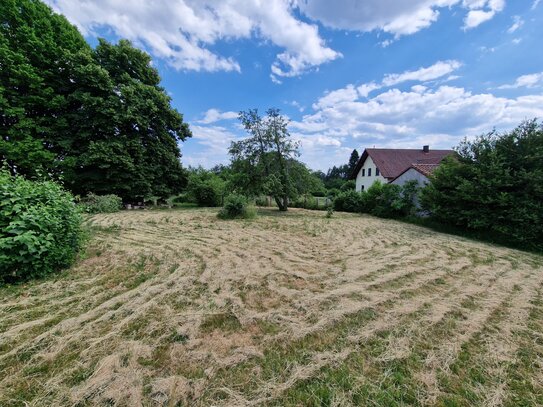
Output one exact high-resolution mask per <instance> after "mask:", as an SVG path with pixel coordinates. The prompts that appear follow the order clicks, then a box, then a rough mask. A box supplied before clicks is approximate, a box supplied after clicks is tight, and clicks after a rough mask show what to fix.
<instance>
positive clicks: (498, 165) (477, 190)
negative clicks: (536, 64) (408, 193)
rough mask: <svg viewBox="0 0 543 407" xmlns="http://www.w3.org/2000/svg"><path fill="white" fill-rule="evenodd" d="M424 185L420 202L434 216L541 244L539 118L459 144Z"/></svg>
mask: <svg viewBox="0 0 543 407" xmlns="http://www.w3.org/2000/svg"><path fill="white" fill-rule="evenodd" d="M457 152H458V157H457V158H456V159H454V158H450V159H447V160H445V161H444V162H443V163H442V164H441V165H440V166H439V167H438V168H437V169H436V171H435V172H434V174H433V175H432V176H431V181H432V183H431V184H430V185H429V186H427V187H426V188H425V189H424V190H423V194H422V196H421V203H422V205H423V207H424V208H425V209H427V210H428V211H429V212H430V213H431V216H432V218H433V219H434V220H436V221H438V222H441V223H444V224H448V225H453V226H456V227H461V228H464V229H469V230H472V231H478V232H485V233H492V234H494V235H501V236H503V237H507V238H508V239H509V241H511V242H517V243H520V244H522V245H524V246H526V247H528V246H532V247H539V248H541V247H542V246H543V243H542V242H543V123H537V122H536V121H535V120H533V121H528V122H525V123H522V124H521V125H520V126H519V127H517V128H516V129H514V130H513V131H511V132H508V133H505V134H498V133H496V132H492V133H489V134H486V135H483V136H480V137H478V138H477V139H475V140H473V141H464V142H462V143H461V144H460V145H459V147H458V148H457Z"/></svg>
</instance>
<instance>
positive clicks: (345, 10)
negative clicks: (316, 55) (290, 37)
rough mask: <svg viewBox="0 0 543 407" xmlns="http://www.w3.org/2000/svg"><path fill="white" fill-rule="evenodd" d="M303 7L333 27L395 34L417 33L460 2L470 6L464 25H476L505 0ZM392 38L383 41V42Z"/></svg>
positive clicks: (314, 2) (369, 0)
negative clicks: (442, 10)
mask: <svg viewBox="0 0 543 407" xmlns="http://www.w3.org/2000/svg"><path fill="white" fill-rule="evenodd" d="M298 4H299V7H300V10H301V11H302V12H303V13H304V14H305V15H307V16H308V17H309V18H311V19H313V20H318V21H320V22H322V23H323V24H324V25H326V26H328V27H330V28H336V29H344V30H355V31H364V32H368V31H373V30H380V31H383V32H386V33H390V34H392V35H393V36H394V37H395V38H398V37H400V36H402V35H410V34H414V33H416V32H418V31H420V30H422V29H424V28H427V27H429V26H430V25H431V24H432V23H434V22H435V21H437V19H438V18H439V9H442V8H444V7H449V8H450V7H453V6H459V7H461V8H463V9H466V10H467V15H466V17H465V21H464V28H474V27H476V26H477V25H479V24H481V23H482V22H484V21H486V20H489V19H491V18H492V17H494V15H495V14H496V13H498V12H500V11H502V10H503V8H504V6H505V1H504V0H411V1H401V0H365V1H358V0H335V1H333V2H331V1H328V0H298ZM388 44H390V40H385V41H383V42H382V45H383V46H386V45H388Z"/></svg>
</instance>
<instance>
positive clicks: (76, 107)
mask: <svg viewBox="0 0 543 407" xmlns="http://www.w3.org/2000/svg"><path fill="white" fill-rule="evenodd" d="M0 61H1V62H0V66H1V69H0V160H2V161H3V162H5V163H6V164H7V167H8V168H9V171H10V172H11V173H12V174H20V175H25V176H26V177H27V178H36V177H38V176H39V175H40V174H49V175H50V176H52V177H53V178H62V179H63V180H64V184H65V186H66V187H68V188H69V189H70V190H72V191H73V192H74V193H76V194H81V195H83V194H86V193H88V192H94V193H97V194H108V193H114V194H117V195H119V196H121V197H122V198H123V199H124V200H128V201H130V200H142V198H143V197H144V196H149V195H155V196H161V197H167V196H169V195H172V194H174V193H176V192H179V191H181V189H182V188H183V187H184V186H185V183H186V177H185V174H184V172H183V170H182V168H181V163H180V156H181V154H180V150H179V147H178V142H179V141H183V140H185V139H186V138H188V137H190V136H191V133H190V130H189V128H188V125H187V124H186V123H184V122H183V118H182V116H181V114H179V112H177V111H176V110H175V109H173V108H172V107H171V104H170V103H171V99H170V97H169V96H168V95H167V93H166V92H165V90H164V89H163V88H162V87H161V86H160V77H159V75H158V72H157V70H156V69H155V68H153V67H152V66H151V59H150V57H149V55H147V54H146V53H144V52H142V51H140V50H139V49H137V48H134V47H133V46H132V45H131V44H130V42H128V41H125V40H121V41H120V42H119V43H118V44H116V45H114V44H110V43H108V42H107V41H105V40H100V41H99V44H98V46H97V47H96V48H94V49H93V48H91V47H90V46H89V44H88V43H87V42H86V41H85V39H84V38H83V36H82V35H81V34H80V33H79V31H78V30H77V28H76V27H74V26H72V25H71V24H70V23H69V22H68V21H67V20H66V19H65V18H64V17H63V16H61V15H58V14H55V13H53V12H52V10H51V9H50V8H49V7H48V6H46V5H45V4H43V3H42V2H40V1H36V0H3V1H2V2H0Z"/></svg>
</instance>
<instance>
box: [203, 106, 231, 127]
mask: <svg viewBox="0 0 543 407" xmlns="http://www.w3.org/2000/svg"><path fill="white" fill-rule="evenodd" d="M237 117H238V113H237V112H221V111H220V110H218V109H209V110H208V111H207V112H205V113H204V118H203V119H201V120H198V123H202V124H210V123H215V122H218V121H220V120H232V119H237Z"/></svg>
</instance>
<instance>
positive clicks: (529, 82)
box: [498, 72, 543, 89]
mask: <svg viewBox="0 0 543 407" xmlns="http://www.w3.org/2000/svg"><path fill="white" fill-rule="evenodd" d="M541 84H543V72H539V73H533V74H529V75H522V76H519V77H518V78H517V79H516V81H515V83H513V84H510V85H502V86H500V87H498V89H516V88H533V87H535V86H538V85H541Z"/></svg>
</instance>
